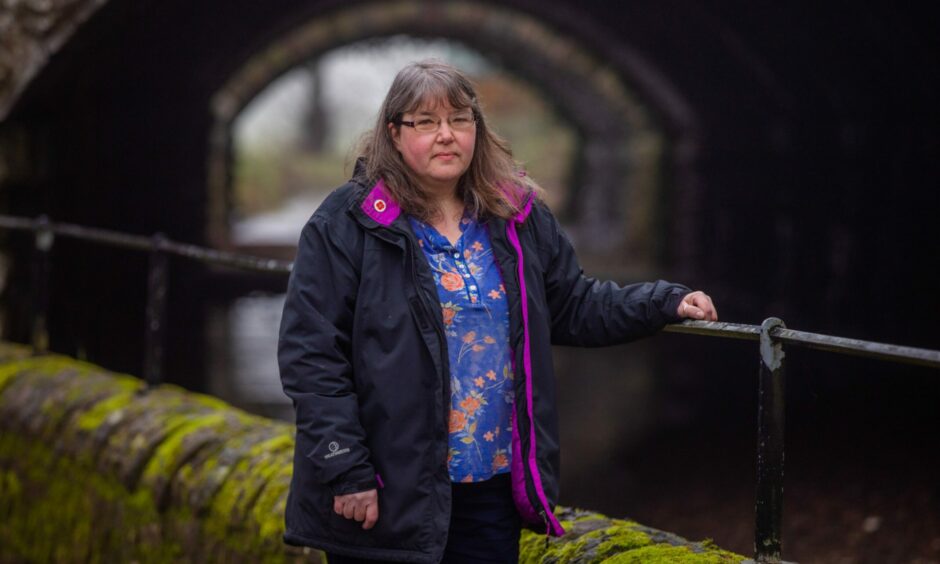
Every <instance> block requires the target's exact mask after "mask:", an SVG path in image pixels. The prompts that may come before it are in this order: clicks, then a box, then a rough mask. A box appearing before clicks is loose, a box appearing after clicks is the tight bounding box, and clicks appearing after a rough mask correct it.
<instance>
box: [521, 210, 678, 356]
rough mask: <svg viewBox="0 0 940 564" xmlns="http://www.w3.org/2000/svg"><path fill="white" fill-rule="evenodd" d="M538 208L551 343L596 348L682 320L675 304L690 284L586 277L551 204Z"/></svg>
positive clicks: (654, 330) (641, 335)
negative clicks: (543, 220) (544, 221)
mask: <svg viewBox="0 0 940 564" xmlns="http://www.w3.org/2000/svg"><path fill="white" fill-rule="evenodd" d="M540 207H541V206H540ZM540 211H541V213H544V214H545V216H547V223H548V229H547V230H546V231H547V233H546V235H547V236H548V238H549V241H548V242H549V250H548V253H547V254H548V256H549V257H550V259H549V262H548V264H547V265H546V269H545V291H546V298H547V301H548V307H549V311H550V313H551V325H552V344H555V345H573V346H581V347H598V346H607V345H614V344H618V343H625V342H627V341H631V340H634V339H638V338H640V337H645V336H648V335H652V334H653V333H656V332H657V331H659V330H660V329H662V328H663V326H664V325H666V323H670V322H675V321H679V320H680V318H679V317H678V315H676V309H677V308H678V307H679V302H680V301H681V300H682V297H683V296H685V295H686V294H688V293H689V292H690V290H689V289H688V288H687V287H685V286H682V285H681V284H671V283H669V282H664V281H662V280H658V281H656V282H642V283H637V284H629V285H626V286H619V285H617V284H616V283H614V282H611V281H599V280H596V279H594V278H591V277H588V276H585V275H584V271H583V270H582V269H581V267H580V266H579V264H578V259H577V256H575V252H574V248H573V247H572V245H571V241H570V240H569V239H568V236H567V235H565V233H564V231H562V229H561V227H560V226H559V225H558V221H557V220H556V219H555V217H554V216H552V214H551V212H549V211H548V210H547V209H545V208H543V209H541V210H540ZM540 254H542V253H540Z"/></svg>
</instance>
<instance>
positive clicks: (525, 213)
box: [513, 194, 535, 223]
mask: <svg viewBox="0 0 940 564" xmlns="http://www.w3.org/2000/svg"><path fill="white" fill-rule="evenodd" d="M527 197H528V200H527V201H526V203H525V205H524V206H522V210H520V211H519V213H517V214H516V217H514V218H513V219H515V220H516V223H522V222H523V221H525V218H527V217H529V213H530V212H531V211H532V202H534V201H535V195H534V194H528V195H527Z"/></svg>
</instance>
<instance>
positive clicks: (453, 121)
mask: <svg viewBox="0 0 940 564" xmlns="http://www.w3.org/2000/svg"><path fill="white" fill-rule="evenodd" d="M447 121H448V123H450V126H451V127H452V128H454V129H470V127H472V126H473V114H472V113H470V112H461V113H459V114H456V115H453V116H451V117H450V119H449V120H447Z"/></svg>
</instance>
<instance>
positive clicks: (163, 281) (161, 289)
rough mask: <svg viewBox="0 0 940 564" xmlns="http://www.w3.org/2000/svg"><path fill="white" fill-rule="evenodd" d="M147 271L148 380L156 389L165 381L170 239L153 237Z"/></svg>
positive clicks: (146, 361)
mask: <svg viewBox="0 0 940 564" xmlns="http://www.w3.org/2000/svg"><path fill="white" fill-rule="evenodd" d="M151 240H152V247H151V250H150V266H149V269H148V271H147V328H146V331H145V335H144V343H145V350H144V380H146V382H147V386H148V387H150V388H153V387H155V386H158V385H160V383H161V382H162V381H163V344H164V338H165V327H166V293H167V271H168V270H169V265H168V262H167V255H166V251H164V244H165V243H166V237H165V236H164V235H163V234H162V233H156V234H155V235H154V236H153V237H152V239H151Z"/></svg>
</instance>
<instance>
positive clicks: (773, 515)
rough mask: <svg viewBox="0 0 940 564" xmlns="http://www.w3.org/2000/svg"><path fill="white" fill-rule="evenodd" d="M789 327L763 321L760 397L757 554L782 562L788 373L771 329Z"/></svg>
mask: <svg viewBox="0 0 940 564" xmlns="http://www.w3.org/2000/svg"><path fill="white" fill-rule="evenodd" d="M777 327H781V328H783V327H786V326H785V325H784V324H783V321H781V320H779V319H777V318H776V317H771V318H768V319H766V320H764V322H763V323H762V324H761V333H760V377H759V378H760V380H759V386H758V392H757V393H758V399H757V503H756V507H755V527H754V536H755V541H754V553H755V555H754V558H755V560H757V562H773V563H776V562H780V553H781V550H780V525H781V521H782V516H783V438H784V424H785V397H784V393H785V383H786V381H785V377H784V363H783V358H784V352H783V343H781V342H779V341H774V340H773V338H772V337H771V335H770V332H771V330H773V329H775V328H777Z"/></svg>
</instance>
